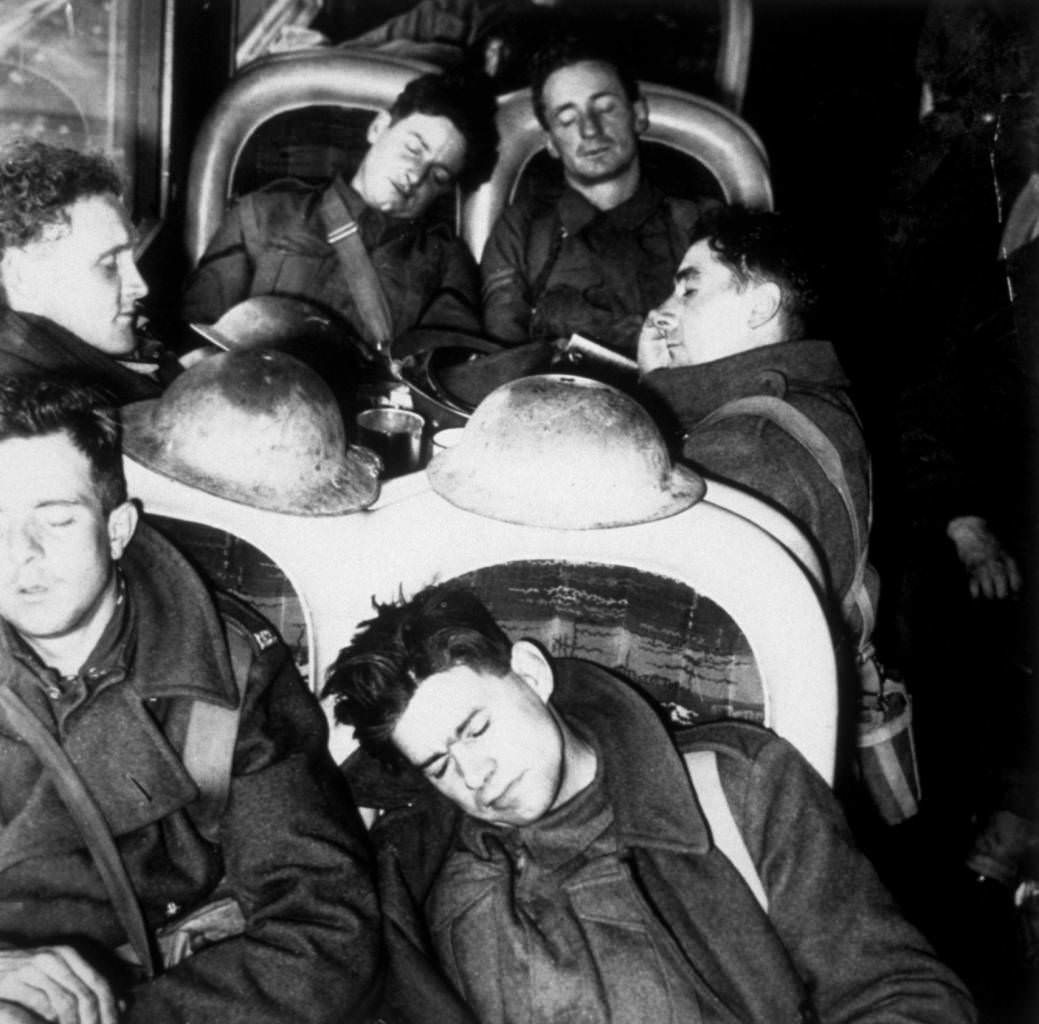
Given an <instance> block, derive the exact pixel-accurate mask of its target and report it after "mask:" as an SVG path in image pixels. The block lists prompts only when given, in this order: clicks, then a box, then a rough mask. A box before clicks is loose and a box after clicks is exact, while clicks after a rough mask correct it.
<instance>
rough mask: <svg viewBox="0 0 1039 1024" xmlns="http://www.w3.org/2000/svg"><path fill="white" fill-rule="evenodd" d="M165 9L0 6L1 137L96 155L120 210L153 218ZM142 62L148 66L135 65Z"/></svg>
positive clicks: (115, 2) (114, 1)
mask: <svg viewBox="0 0 1039 1024" xmlns="http://www.w3.org/2000/svg"><path fill="white" fill-rule="evenodd" d="M168 2H169V0H74V2H69V0H2V2H0V118H2V119H3V125H4V133H5V135H8V136H11V135H31V136H33V137H36V138H40V139H43V140H44V141H45V142H49V143H52V144H54V145H62V146H69V147H72V148H74V149H86V150H100V151H102V152H104V153H106V154H107V155H108V156H109V157H111V158H112V160H113V161H114V162H115V164H116V166H117V167H118V168H119V170H120V171H121V173H122V174H123V177H124V178H125V179H126V181H127V189H128V195H127V200H128V204H129V205H131V206H132V207H133V208H134V210H135V211H140V212H141V213H142V214H143V215H147V216H158V215H160V213H161V209H160V206H161V203H160V198H159V191H158V186H159V148H158V144H159V139H160V136H161V126H162V123H163V116H162V103H163V102H164V100H163V97H164V95H165V90H163V89H162V88H160V84H161V83H160V81H159V79H158V76H161V74H162V68H161V65H162V62H161V61H160V60H158V59H156V57H155V55H156V54H160V53H161V52H162V46H161V42H162V31H163V24H164V14H165V7H166V5H167V3H168ZM140 54H148V55H149V59H148V60H140V59H139V55H140Z"/></svg>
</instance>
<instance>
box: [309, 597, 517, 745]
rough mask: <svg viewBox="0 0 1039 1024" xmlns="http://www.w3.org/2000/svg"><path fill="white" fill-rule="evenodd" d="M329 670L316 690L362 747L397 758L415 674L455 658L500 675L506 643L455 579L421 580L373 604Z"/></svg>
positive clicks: (505, 666)
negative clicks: (425, 583)
mask: <svg viewBox="0 0 1039 1024" xmlns="http://www.w3.org/2000/svg"><path fill="white" fill-rule="evenodd" d="M373 604H374V606H375V617H374V618H372V619H368V620H367V621H365V622H362V623H361V625H360V628H359V629H358V630H357V632H356V633H355V634H354V637H353V639H352V640H351V642H350V644H349V645H348V646H346V647H344V648H343V649H342V650H341V651H340V652H339V656H338V657H337V658H336V660H335V663H334V664H333V665H332V667H331V668H330V669H329V670H328V676H327V677H326V681H325V687H324V690H323V691H322V694H321V695H322V697H328V696H331V697H332V698H333V699H334V702H335V716H336V720H337V721H339V722H342V723H344V724H346V725H352V726H353V727H354V732H355V735H356V736H357V740H358V742H359V743H360V744H361V747H362V748H363V749H364V750H365V751H367V752H368V753H369V754H371V755H372V756H374V757H377V758H378V759H379V760H381V761H384V762H386V763H388V764H393V765H401V764H403V763H404V761H403V758H402V756H401V754H400V753H399V751H397V749H396V747H394V745H393V742H392V733H393V729H394V727H395V726H396V724H397V721H398V720H399V718H400V716H401V715H402V714H404V712H405V710H406V709H407V707H408V704H409V703H410V702H411V698H412V697H413V696H414V694H415V691H416V690H417V689H418V688H419V686H420V685H421V683H422V681H423V680H425V679H428V678H429V677H430V676H432V675H436V674H437V673H438V672H444V671H446V670H447V669H449V668H453V667H454V666H456V665H465V666H467V667H469V668H471V669H473V670H474V671H477V672H487V673H489V674H491V675H498V676H501V675H505V674H506V673H507V672H508V671H509V668H510V657H511V652H512V644H511V643H510V641H509V638H508V637H507V636H506V635H505V633H504V632H503V631H502V629H501V627H500V626H499V625H498V624H497V622H495V621H494V618H493V617H492V616H491V613H490V612H489V611H488V610H487V608H486V607H485V606H484V605H483V603H482V602H481V601H480V600H479V599H478V598H477V597H476V596H475V595H474V594H472V593H471V592H470V591H468V590H465V589H462V588H461V587H458V586H454V585H450V584H447V585H442V586H434V587H427V588H426V589H425V590H422V591H420V592H419V593H418V594H416V595H415V596H414V597H413V598H412V599H411V600H410V601H405V600H401V601H399V602H397V603H395V604H378V603H376V602H373Z"/></svg>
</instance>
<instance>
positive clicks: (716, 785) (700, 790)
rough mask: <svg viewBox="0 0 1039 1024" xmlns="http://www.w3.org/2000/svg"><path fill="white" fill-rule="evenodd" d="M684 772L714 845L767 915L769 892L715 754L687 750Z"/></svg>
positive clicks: (712, 752) (705, 751)
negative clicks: (751, 853)
mask: <svg viewBox="0 0 1039 1024" xmlns="http://www.w3.org/2000/svg"><path fill="white" fill-rule="evenodd" d="M683 756H684V757H685V764H686V769H687V770H688V772H689V778H690V779H691V780H692V783H693V789H694V790H695V791H696V799H697V801H698V802H699V804H700V809H701V810H702V811H703V813H704V817H705V818H706V819H707V824H708V825H709V826H710V829H711V838H712V839H713V840H714V845H715V846H717V847H718V849H719V850H721V852H722V853H724V854H725V856H726V857H727V858H728V859H729V861H730V862H731V864H732V866H733V867H734V868H735V869H736V870H737V871H738V872H739V873H740V875H741V876H742V878H743V881H744V882H746V883H747V888H749V889H750V891H751V892H752V893H754V898H755V899H756V900H757V901H758V904H759V905H760V907H761V909H762V910H764V911H765V913H766V914H767V913H768V893H766V892H765V887H764V885H762V883H761V877H760V876H759V875H758V872H757V868H755V867H754V860H753V858H752V857H751V855H750V850H748V849H747V844H746V843H745V842H744V840H743V833H742V832H740V828H739V825H737V824H736V819H735V818H734V817H733V815H732V808H731V807H730V806H729V801H728V798H727V797H726V796H725V790H724V789H722V780H721V776H720V775H719V774H718V755H717V754H715V752H714V751H713V750H690V751H687V752H686V753H685V754H684V755H683Z"/></svg>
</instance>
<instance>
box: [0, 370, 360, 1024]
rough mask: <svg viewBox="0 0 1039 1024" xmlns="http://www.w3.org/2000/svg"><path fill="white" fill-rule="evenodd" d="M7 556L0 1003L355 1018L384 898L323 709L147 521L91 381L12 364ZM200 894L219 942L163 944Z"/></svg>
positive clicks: (274, 648)
mask: <svg viewBox="0 0 1039 1024" xmlns="http://www.w3.org/2000/svg"><path fill="white" fill-rule="evenodd" d="M0 563H2V564H0V671H2V676H3V678H2V685H0V758H2V763H3V765H4V770H3V773H2V775H0V808H2V825H3V827H2V829H0V1018H2V1019H3V1020H4V1021H13V1022H16V1024H26V1022H29V1024H40V1022H44V1021H60V1022H61V1024H79V1022H83V1024H94V1022H100V1024H113V1022H114V1021H115V1020H116V1019H119V1020H121V1021H123V1022H141V1024H145V1022H147V1024H157V1022H162V1021H185V1020H200V1021H202V1020H207V1021H222V1022H228V1024H230V1022H242V1024H245V1022H249V1024H260V1022H268V1024H275V1022H284V1021H288V1020H291V1021H300V1022H314V1024H317V1022H329V1024H331V1022H334V1021H341V1020H345V1019H350V1020H356V1019H359V1018H360V1017H361V1016H362V1015H363V1013H364V1012H365V1008H366V1006H367V1005H368V1002H369V1000H370V998H371V995H372V991H373V989H374V987H375V981H376V971H377V966H378V960H379V937H378V923H377V915H378V908H377V906H376V901H375V893H374V888H373V885H372V882H371V877H370V873H369V865H368V861H367V854H366V847H365V842H364V837H363V827H362V826H361V823H360V820H359V819H358V816H357V813H356V810H355V809H354V807H353V805H352V803H351V801H350V799H349V797H348V796H347V795H346V794H345V792H344V790H343V788H342V783H341V779H340V777H339V775H338V773H337V772H336V771H335V767H334V765H333V764H332V762H331V761H330V758H329V755H328V751H327V749H326V740H327V726H326V723H325V719H324V716H323V714H322V712H321V710H320V708H319V707H318V705H317V703H316V701H315V700H314V698H313V696H312V695H311V694H310V693H309V692H308V691H307V689H306V687H305V686H304V684H303V682H302V681H301V679H300V678H299V675H298V674H297V672H296V670H295V668H294V667H293V665H292V662H291V660H290V658H289V657H288V653H287V652H286V650H285V648H284V647H283V646H282V644H281V643H280V642H279V641H278V640H277V639H276V638H275V637H274V635H273V634H272V632H271V631H270V629H269V628H268V627H267V626H266V624H265V623H263V622H262V620H259V619H258V617H257V616H256V615H255V614H254V613H252V612H251V611H249V610H248V609H246V608H245V607H244V606H242V605H240V604H238V603H237V602H234V601H232V600H230V599H226V600H225V599H221V600H220V601H219V602H216V603H215V602H214V600H213V599H212V598H211V597H210V595H209V592H208V591H207V590H206V588H205V587H204V586H203V584H202V582H201V580H200V579H199V578H198V577H197V576H196V575H195V573H194V572H193V570H192V569H191V568H190V567H189V566H188V564H187V563H186V562H185V561H184V559H183V558H182V557H181V556H180V555H179V554H178V553H177V552H176V551H175V550H174V549H173V548H172V547H170V546H169V545H168V544H167V543H166V542H165V541H163V540H162V539H161V538H160V537H159V536H157V535H156V534H155V533H153V532H152V531H150V530H149V529H148V528H147V527H145V526H143V525H140V526H139V525H138V523H137V509H136V506H135V505H134V504H133V503H131V502H129V501H127V498H126V484H125V481H124V478H123V474H122V462H121V454H120V450H119V445H118V428H117V424H116V420H115V418H114V414H113V413H112V412H111V411H110V410H108V409H106V408H105V407H104V406H103V404H102V403H101V400H100V398H99V396H98V395H97V394H96V393H94V392H92V391H90V390H89V389H85V388H81V387H79V386H72V385H65V384H62V383H60V382H55V381H49V380H41V379H37V378H32V377H20V378H7V379H5V380H2V381H0ZM236 709H237V710H236ZM221 713H222V714H223V715H224V716H225V718H226V716H227V715H231V716H232V718H233V719H234V720H233V721H232V723H231V725H230V727H229V731H228V728H227V727H225V726H219V727H218V726H216V725H214V724H213V721H214V716H216V717H217V718H219V716H220V715H221ZM200 716H201V719H202V720H203V721H208V722H209V723H210V724H209V726H208V727H207V728H208V730H209V731H206V730H203V731H202V732H201V733H200V732H199V731H198V730H199V727H198V726H197V725H196V723H197V722H198V721H199V719H200ZM214 730H217V731H216V732H215V733H214ZM214 734H215V735H218V736H227V737H230V738H231V742H230V744H229V743H227V742H223V741H220V742H218V741H216V740H214V739H213V736H214ZM236 734H237V740H235V739H234V737H235V735H236ZM193 736H194V737H195V740H194V741H193V740H192V737H193ZM200 736H201V740H199V737H200ZM207 737H208V741H207ZM199 747H201V754H200V753H199ZM192 752H193V753H192ZM221 752H223V754H224V756H225V758H226V760H225V761H224V762H222V763H221V764H217V765H214V764H213V763H212V760H211V758H212V756H213V755H214V754H215V755H217V756H219V754H220V753H221ZM214 780H216V781H214ZM218 897H220V900H219V901H217V898H218ZM192 911H196V913H195V914H194V915H193V917H194V920H195V924H196V929H195V930H196V931H198V929H200V928H201V931H202V936H201V938H202V939H203V940H204V937H205V935H206V934H208V935H209V937H210V938H220V939H222V941H219V942H216V943H214V944H212V945H209V946H205V943H204V941H201V942H200V937H199V936H198V935H196V937H195V938H194V939H189V938H188V934H187V925H186V923H182V925H181V928H180V929H179V930H180V931H181V932H182V938H181V941H179V942H176V941H173V939H174V937H175V933H176V932H177V931H178V929H177V928H176V925H177V923H178V921H180V920H181V917H182V915H186V914H187V913H188V912H192ZM203 911H204V912H203ZM171 926H172V927H171ZM159 932H163V933H165V934H167V935H168V936H169V939H168V940H167V941H166V942H165V943H163V944H162V948H163V949H164V951H165V956H164V958H163V961H164V962H165V963H167V964H168V969H166V970H165V971H162V970H161V967H160V966H159V965H158V959H159V958H158V956H157V952H158V950H157V949H156V948H155V947H156V945H157V944H158V943H157V942H156V939H157V933H159ZM127 939H129V940H130V941H129V943H127ZM127 945H128V946H129V947H130V948H129V949H120V948H119V947H124V946H127ZM198 945H201V946H203V947H204V948H196V946H198ZM185 947H187V950H188V951H189V952H190V950H191V949H193V948H194V949H196V951H195V952H194V953H192V954H191V955H188V956H187V957H186V959H179V962H178V958H179V957H183V955H184V952H185Z"/></svg>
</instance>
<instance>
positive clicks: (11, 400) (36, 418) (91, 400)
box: [0, 375, 126, 515]
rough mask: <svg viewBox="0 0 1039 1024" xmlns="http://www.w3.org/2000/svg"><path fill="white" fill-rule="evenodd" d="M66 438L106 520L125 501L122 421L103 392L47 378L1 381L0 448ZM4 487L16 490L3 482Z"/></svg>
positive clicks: (15, 483) (67, 381)
mask: <svg viewBox="0 0 1039 1024" xmlns="http://www.w3.org/2000/svg"><path fill="white" fill-rule="evenodd" d="M62 432H64V433H66V434H68V436H69V439H70V440H71V441H72V443H73V444H74V445H75V446H76V448H77V449H79V451H81V452H82V453H83V454H84V455H85V456H86V458H87V461H88V462H89V463H90V470H91V473H92V475H93V477H94V484H95V486H96V487H97V494H98V497H99V499H100V501H101V510H102V512H104V513H105V514H106V515H107V514H108V513H109V512H111V511H112V509H114V508H116V506H118V505H121V504H122V503H123V502H124V501H126V477H125V476H124V475H123V458H122V446H121V444H120V437H121V435H120V429H119V419H118V416H117V414H116V411H115V408H114V407H113V406H111V405H110V404H109V403H108V399H107V397H106V396H105V395H103V394H102V393H101V392H99V391H96V390H95V389H94V388H91V387H88V386H87V385H85V384H80V383H78V382H76V381H73V380H69V379H65V378H61V377H55V376H52V375H49V376H45V377H44V376H22V377H0V442H2V441H9V440H11V439H12V438H24V439H31V438H34V437H46V436H48V435H50V434H59V433H62ZM0 486H3V487H10V486H17V481H15V482H11V481H4V482H2V483H0Z"/></svg>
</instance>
